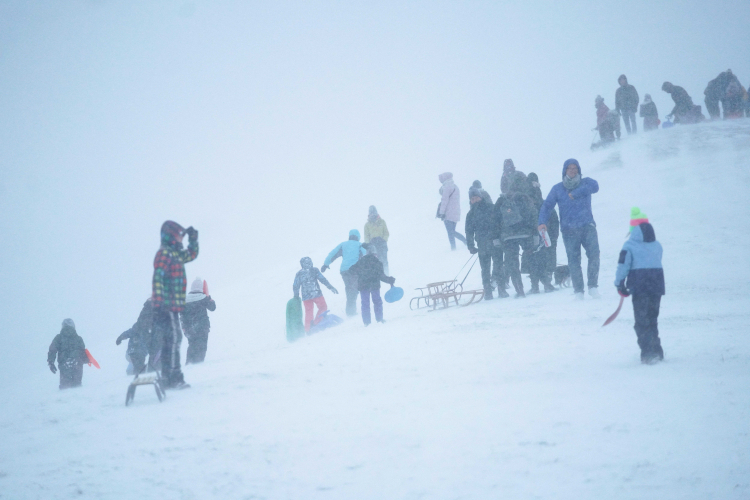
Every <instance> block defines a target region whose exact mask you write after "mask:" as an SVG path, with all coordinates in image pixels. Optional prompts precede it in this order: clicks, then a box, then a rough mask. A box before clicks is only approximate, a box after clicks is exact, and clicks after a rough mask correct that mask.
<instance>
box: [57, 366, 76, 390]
mask: <svg viewBox="0 0 750 500" xmlns="http://www.w3.org/2000/svg"><path fill="white" fill-rule="evenodd" d="M57 369H58V370H59V371H60V389H61V390H62V389H68V388H69V387H74V385H73V366H72V364H70V363H66V362H61V363H60V362H58V364H57Z"/></svg>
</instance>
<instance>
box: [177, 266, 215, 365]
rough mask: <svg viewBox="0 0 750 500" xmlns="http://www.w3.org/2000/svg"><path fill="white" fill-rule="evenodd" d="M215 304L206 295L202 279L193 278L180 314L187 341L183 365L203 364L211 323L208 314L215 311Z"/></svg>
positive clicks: (205, 287) (206, 290) (206, 289)
mask: <svg viewBox="0 0 750 500" xmlns="http://www.w3.org/2000/svg"><path fill="white" fill-rule="evenodd" d="M215 310H216V302H215V301H214V299H212V298H211V296H210V295H208V287H207V286H206V283H205V282H204V281H203V279H202V278H195V279H194V280H193V283H192V284H191V285H190V293H188V294H187V297H185V308H184V309H183V310H182V312H181V313H180V320H181V321H182V330H183V331H184V332H185V337H187V339H188V348H187V354H186V355H185V364H186V365H187V364H188V363H203V360H204V359H206V350H208V332H209V331H210V330H211V322H210V321H209V320H208V312H206V311H215Z"/></svg>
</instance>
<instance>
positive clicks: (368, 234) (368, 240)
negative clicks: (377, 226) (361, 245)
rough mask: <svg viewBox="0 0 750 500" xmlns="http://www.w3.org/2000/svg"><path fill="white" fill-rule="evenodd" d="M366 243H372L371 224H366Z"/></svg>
mask: <svg viewBox="0 0 750 500" xmlns="http://www.w3.org/2000/svg"><path fill="white" fill-rule="evenodd" d="M365 243H370V223H369V222H367V223H366V224H365Z"/></svg>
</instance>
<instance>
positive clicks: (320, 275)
mask: <svg viewBox="0 0 750 500" xmlns="http://www.w3.org/2000/svg"><path fill="white" fill-rule="evenodd" d="M349 269H351V268H349ZM316 271H318V274H317V275H316V276H315V277H316V278H317V279H318V281H320V282H321V283H323V285H325V287H326V288H328V289H329V290H331V291H334V290H335V288H333V285H331V283H329V282H328V280H327V279H326V277H325V276H323V273H321V272H320V271H319V270H317V269H316ZM336 293H338V292H336Z"/></svg>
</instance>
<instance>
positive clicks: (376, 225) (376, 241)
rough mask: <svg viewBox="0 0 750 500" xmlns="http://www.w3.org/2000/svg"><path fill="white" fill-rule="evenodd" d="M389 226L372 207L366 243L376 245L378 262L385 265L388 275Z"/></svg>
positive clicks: (366, 224)
mask: <svg viewBox="0 0 750 500" xmlns="http://www.w3.org/2000/svg"><path fill="white" fill-rule="evenodd" d="M388 236H389V233H388V226H387V225H386V223H385V221H384V220H383V219H382V218H381V217H380V214H378V209H377V208H375V205H372V206H370V209H369V210H368V214H367V222H366V223H365V243H371V244H372V245H375V248H376V249H377V252H378V253H377V255H378V260H380V262H382V263H383V269H384V270H385V273H386V274H388Z"/></svg>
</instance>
